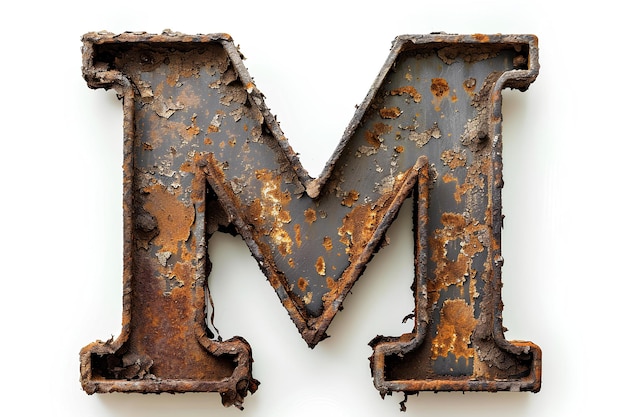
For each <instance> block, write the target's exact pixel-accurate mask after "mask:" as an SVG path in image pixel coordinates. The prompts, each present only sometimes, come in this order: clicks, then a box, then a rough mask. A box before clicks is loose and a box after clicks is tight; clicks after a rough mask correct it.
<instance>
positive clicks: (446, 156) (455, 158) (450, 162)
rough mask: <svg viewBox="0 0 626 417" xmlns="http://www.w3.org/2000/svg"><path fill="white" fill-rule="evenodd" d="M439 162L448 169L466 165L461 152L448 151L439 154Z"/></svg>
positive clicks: (465, 158)
mask: <svg viewBox="0 0 626 417" xmlns="http://www.w3.org/2000/svg"><path fill="white" fill-rule="evenodd" d="M441 160H442V161H443V163H444V164H446V165H447V166H449V167H450V169H455V168H459V167H464V166H465V164H466V163H467V156H466V155H465V153H464V152H463V151H459V150H454V149H448V150H446V151H443V152H442V153H441Z"/></svg>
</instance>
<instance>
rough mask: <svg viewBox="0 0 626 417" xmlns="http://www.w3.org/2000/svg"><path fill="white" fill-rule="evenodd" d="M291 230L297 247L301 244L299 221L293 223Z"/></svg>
mask: <svg viewBox="0 0 626 417" xmlns="http://www.w3.org/2000/svg"><path fill="white" fill-rule="evenodd" d="M293 231H294V233H295V235H296V245H297V246H298V247H300V246H302V228H301V227H300V224H299V223H296V224H294V225H293Z"/></svg>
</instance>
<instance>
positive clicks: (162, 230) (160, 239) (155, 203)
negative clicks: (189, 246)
mask: <svg viewBox="0 0 626 417" xmlns="http://www.w3.org/2000/svg"><path fill="white" fill-rule="evenodd" d="M143 191H144V192H146V193H147V195H146V197H145V199H146V202H145V204H144V206H143V207H144V209H145V210H146V211H147V212H148V213H150V214H151V215H152V216H153V217H154V218H155V219H156V221H157V225H158V228H159V234H158V235H157V236H156V237H155V238H154V241H153V242H154V244H155V245H157V246H160V247H161V248H162V249H161V251H162V252H171V253H178V247H179V244H180V243H182V242H185V241H186V240H187V239H188V238H189V234H190V233H191V232H190V230H191V225H192V224H193V222H194V220H195V213H194V208H193V206H190V207H187V206H186V205H185V204H184V203H183V202H182V201H180V200H178V198H176V195H174V194H171V193H169V192H168V191H167V189H166V188H165V187H164V186H163V185H161V184H155V185H152V186H150V187H146V188H144V190H143Z"/></svg>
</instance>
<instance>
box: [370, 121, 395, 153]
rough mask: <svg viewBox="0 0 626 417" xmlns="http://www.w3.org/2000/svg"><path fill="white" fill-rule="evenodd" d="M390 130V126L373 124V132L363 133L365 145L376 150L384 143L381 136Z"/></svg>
mask: <svg viewBox="0 0 626 417" xmlns="http://www.w3.org/2000/svg"><path fill="white" fill-rule="evenodd" d="M392 129H393V128H392V127H391V126H389V125H386V124H384V123H376V124H374V129H373V130H368V131H367V132H365V140H366V141H367V143H369V144H370V145H372V146H373V147H375V148H376V149H378V148H379V147H380V144H381V143H382V142H383V141H384V138H383V137H382V135H384V134H385V133H389V132H391V130H392Z"/></svg>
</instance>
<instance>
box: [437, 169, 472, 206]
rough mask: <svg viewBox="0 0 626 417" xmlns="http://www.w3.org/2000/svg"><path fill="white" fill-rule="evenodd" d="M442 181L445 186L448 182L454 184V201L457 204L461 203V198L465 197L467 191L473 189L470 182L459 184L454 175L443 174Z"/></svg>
mask: <svg viewBox="0 0 626 417" xmlns="http://www.w3.org/2000/svg"><path fill="white" fill-rule="evenodd" d="M442 180H443V182H444V183H446V184H447V183H450V182H455V183H456V191H455V192H454V201H456V202H457V203H459V204H460V203H461V198H462V197H463V195H465V194H466V193H467V192H468V191H470V190H471V189H472V188H474V184H473V183H471V182H467V181H466V182H465V183H463V184H459V180H458V178H456V177H455V176H454V175H452V174H451V173H449V172H448V173H446V174H444V176H443V177H442Z"/></svg>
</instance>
